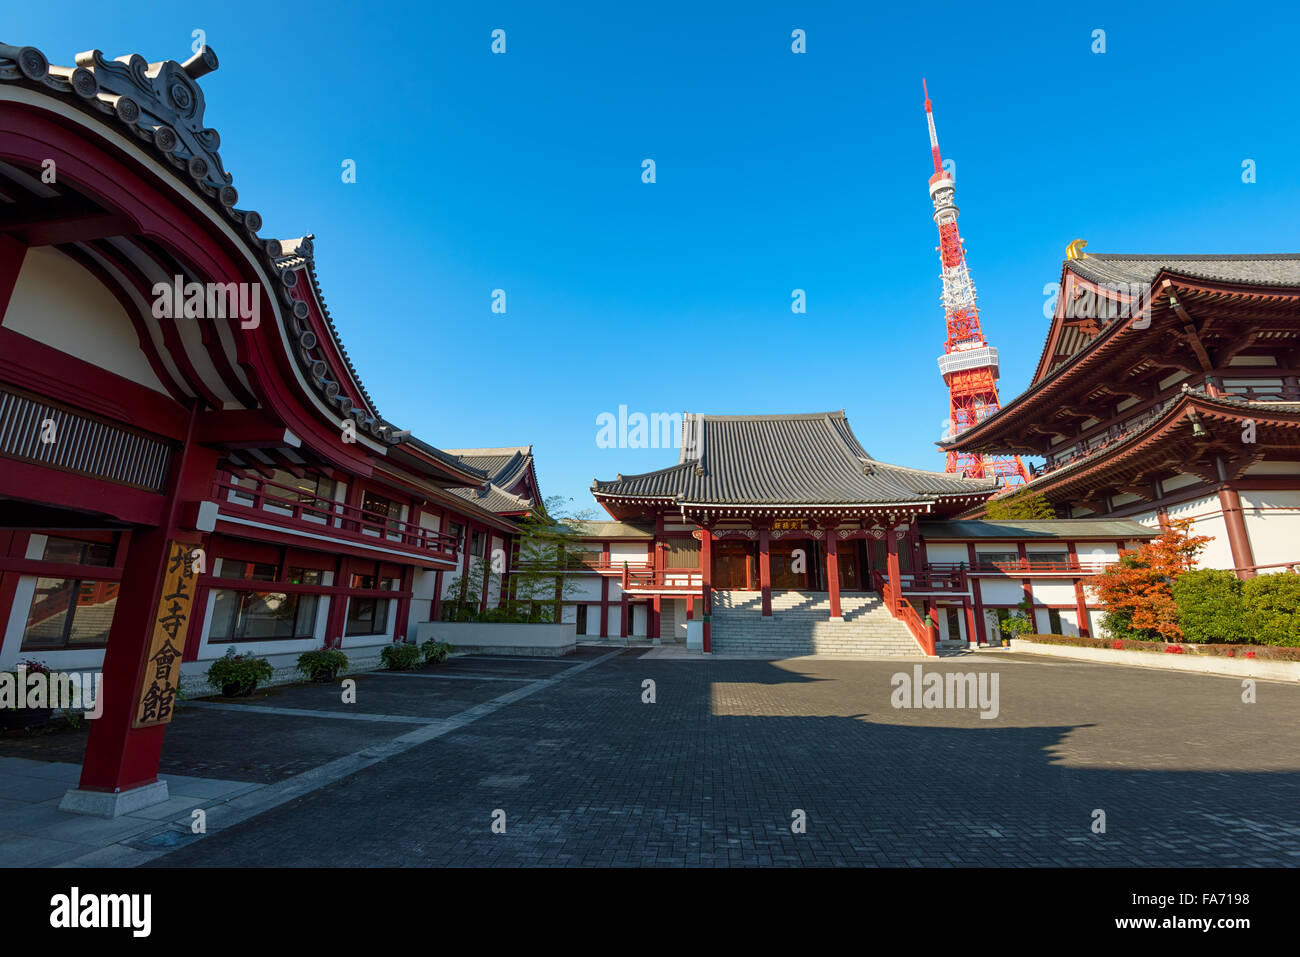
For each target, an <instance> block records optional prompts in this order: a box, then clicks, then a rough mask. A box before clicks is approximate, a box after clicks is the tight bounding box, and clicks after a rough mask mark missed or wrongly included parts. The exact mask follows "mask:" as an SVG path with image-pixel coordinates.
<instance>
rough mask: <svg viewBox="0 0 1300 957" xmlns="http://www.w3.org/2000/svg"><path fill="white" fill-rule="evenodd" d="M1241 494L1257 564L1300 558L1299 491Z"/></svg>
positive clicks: (1247, 532)
mask: <svg viewBox="0 0 1300 957" xmlns="http://www.w3.org/2000/svg"><path fill="white" fill-rule="evenodd" d="M1240 495H1241V507H1242V511H1243V513H1244V515H1245V521H1246V534H1247V536H1249V538H1250V548H1251V552H1252V553H1253V554H1254V556H1255V564H1256V565H1271V564H1274V563H1275V562H1295V561H1300V491H1291V490H1279V491H1264V492H1242V493H1240ZM1271 570H1273V571H1281V570H1282V569H1271Z"/></svg>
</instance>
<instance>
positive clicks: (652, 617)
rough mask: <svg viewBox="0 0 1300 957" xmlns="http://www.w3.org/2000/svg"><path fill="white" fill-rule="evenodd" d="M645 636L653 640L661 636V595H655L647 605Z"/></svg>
mask: <svg viewBox="0 0 1300 957" xmlns="http://www.w3.org/2000/svg"><path fill="white" fill-rule="evenodd" d="M646 612H647V614H646V626H645V633H646V634H645V636H646V637H647V638H649V639H650V640H651V641H654V640H655V639H657V638H658V637H659V596H658V595H655V596H654V597H653V598H651V599H650V603H649V604H648V605H647V606H646Z"/></svg>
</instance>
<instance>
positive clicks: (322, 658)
mask: <svg viewBox="0 0 1300 957" xmlns="http://www.w3.org/2000/svg"><path fill="white" fill-rule="evenodd" d="M347 667H348V656H347V655H346V654H345V653H344V652H342V651H340V650H339V649H338V648H318V649H317V650H316V651H304V652H303V653H302V654H301V655H299V656H298V671H299V672H301V673H302V675H303V677H305V678H306V679H307V680H308V681H333V680H334V679H335V678H337V677H338V675H339V673H340V672H342V671H346V670H347Z"/></svg>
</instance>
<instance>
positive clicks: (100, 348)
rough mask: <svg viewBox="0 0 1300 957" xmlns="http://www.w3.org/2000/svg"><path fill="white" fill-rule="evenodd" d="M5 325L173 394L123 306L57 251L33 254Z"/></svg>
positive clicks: (25, 264)
mask: <svg viewBox="0 0 1300 957" xmlns="http://www.w3.org/2000/svg"><path fill="white" fill-rule="evenodd" d="M3 322H4V327H5V328H6V329H8V330H10V331H12V332H17V333H19V334H21V335H24V336H27V337H28V338H31V339H35V340H36V341H37V342H42V343H44V344H45V345H47V346H51V347H52V348H55V349H58V350H59V351H60V352H66V353H67V354H68V355H71V356H76V357H77V358H78V359H84V360H85V361H86V362H90V363H93V364H94V365H97V366H99V367H100V368H102V369H107V370H108V371H109V372H115V373H117V374H118V375H120V376H122V377H123V378H126V379H130V380H131V381H132V382H137V383H139V384H140V385H143V386H146V387H147V388H150V389H153V390H154V391H155V392H160V393H163V394H164V395H165V394H166V393H167V390H166V389H165V388H164V387H163V384H162V383H161V382H159V381H158V377H157V376H156V375H154V371H153V369H152V368H151V367H150V365H149V360H148V359H147V358H146V357H145V354H144V352H142V351H141V349H140V339H139V337H138V336H137V335H136V331H135V326H133V325H132V324H131V320H130V318H129V317H128V316H127V314H126V313H125V312H124V311H123V309H122V307H121V305H119V304H118V301H117V300H116V299H115V298H113V295H112V294H111V293H110V292H109V291H108V290H107V289H105V288H104V286H102V285H101V284H100V283H99V281H98V280H97V279H95V278H94V277H93V276H91V274H90V273H88V272H87V271H86V270H85V269H82V268H81V266H79V265H78V264H77V263H75V262H73V261H72V260H71V259H69V258H68V257H67V256H65V255H63V253H61V252H59V251H58V250H57V249H54V248H53V247H51V246H36V247H32V248H30V249H28V250H27V255H26V258H24V260H23V267H22V270H21V271H20V272H19V274H18V282H17V284H16V285H15V286H14V291H13V296H12V297H11V298H10V300H9V308H8V310H7V311H6V312H5V314H4V317H3Z"/></svg>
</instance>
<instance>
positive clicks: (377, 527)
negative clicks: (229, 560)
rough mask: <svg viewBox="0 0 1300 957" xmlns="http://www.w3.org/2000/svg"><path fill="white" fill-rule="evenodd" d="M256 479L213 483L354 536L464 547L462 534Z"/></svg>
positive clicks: (259, 505) (443, 549)
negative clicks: (247, 482) (251, 484)
mask: <svg viewBox="0 0 1300 957" xmlns="http://www.w3.org/2000/svg"><path fill="white" fill-rule="evenodd" d="M254 482H255V483H256V484H255V485H254V487H253V488H247V487H245V486H243V485H239V484H236V483H235V482H233V481H225V482H223V481H217V482H214V483H213V487H214V488H215V489H220V490H223V491H225V492H233V493H234V494H235V495H237V496H239V497H241V498H250V499H252V500H253V504H252V506H251V507H252V508H255V509H258V510H262V509H264V507H265V506H267V505H270V506H271V507H272V508H282V509H287V510H288V511H289V513H290V517H292V518H293V519H294V520H295V521H299V522H305V523H307V524H310V525H319V524H321V523H320V522H315V521H312V520H311V519H309V518H306V517H304V516H305V515H310V516H312V517H313V518H319V519H324V520H325V525H326V527H327V528H330V529H332V530H334V531H336V532H341V533H343V534H345V535H350V536H352V537H364V538H367V539H369V538H373V537H375V536H373V535H368V534H366V532H367V531H368V530H371V531H374V532H375V533H377V535H378V537H380V538H383V539H386V540H388V541H395V542H400V543H401V544H403V545H408V546H414V547H416V548H420V549H424V550H427V551H431V552H438V553H440V554H445V555H452V556H454V555H455V554H456V552H457V551H458V550H459V548H460V546H461V539H460V537H458V536H456V535H452V534H450V533H448V532H441V531H437V532H436V531H433V530H432V529H428V528H425V527H424V526H422V525H415V524H412V523H410V522H404V521H402V520H400V519H396V518H392V517H391V516H387V515H380V514H379V513H378V512H372V511H369V510H367V509H364V508H359V507H357V506H355V505H347V504H345V503H343V502H336V501H334V500H333V499H328V498H322V497H320V496H319V495H313V494H312V493H310V492H308V491H306V490H304V489H299V488H294V487H293V486H289V485H281V484H280V483H279V482H272V481H270V480H269V479H260V478H259V479H254ZM268 488H271V489H281V490H283V491H285V492H288V493H289V495H291V496H292V497H289V496H284V495H276V494H274V493H273V492H270V493H268V492H267V489H268ZM216 497H217V498H218V499H219V500H222V501H228V500H229V496H228V495H222V494H217V496H216ZM230 504H235V505H244V503H243V502H238V501H235V502H231V503H230ZM245 507H249V506H245ZM394 536H395V537H394Z"/></svg>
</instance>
